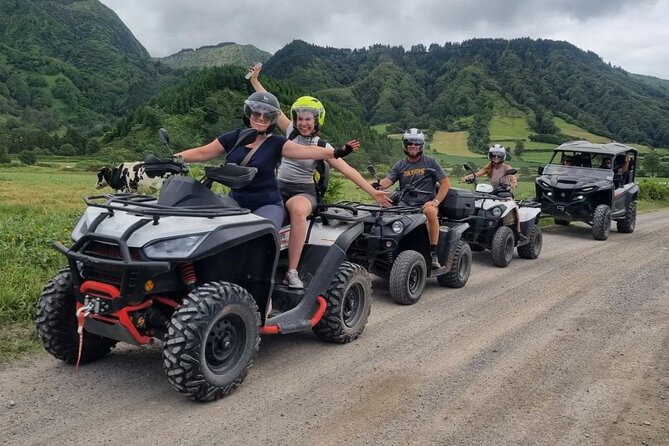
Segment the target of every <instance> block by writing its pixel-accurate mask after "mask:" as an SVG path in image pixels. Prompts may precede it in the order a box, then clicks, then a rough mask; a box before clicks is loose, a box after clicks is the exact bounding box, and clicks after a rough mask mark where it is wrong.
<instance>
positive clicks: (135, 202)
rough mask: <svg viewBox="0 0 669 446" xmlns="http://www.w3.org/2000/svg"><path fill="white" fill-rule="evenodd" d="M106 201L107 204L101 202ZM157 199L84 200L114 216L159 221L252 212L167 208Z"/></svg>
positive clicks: (121, 196) (116, 197) (128, 196)
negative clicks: (125, 215) (114, 214)
mask: <svg viewBox="0 0 669 446" xmlns="http://www.w3.org/2000/svg"><path fill="white" fill-rule="evenodd" d="M101 200H105V202H104V203H103V202H101ZM155 200H156V197H154V196H151V195H142V194H126V193H120V194H101V195H89V196H88V197H85V198H84V202H85V203H86V204H87V205H88V206H93V207H98V208H103V209H107V210H108V211H110V212H111V213H112V214H113V212H114V211H123V212H130V213H132V214H134V215H140V216H143V215H146V216H150V217H153V219H154V220H157V219H158V218H160V217H204V218H213V217H226V216H231V215H243V214H249V213H251V211H250V210H248V209H245V208H240V207H224V206H223V205H206V206H182V207H178V208H177V207H173V206H165V205H160V204H157V203H151V201H155Z"/></svg>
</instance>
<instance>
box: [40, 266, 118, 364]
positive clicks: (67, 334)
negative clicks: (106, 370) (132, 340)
mask: <svg viewBox="0 0 669 446" xmlns="http://www.w3.org/2000/svg"><path fill="white" fill-rule="evenodd" d="M72 287H73V284H72V274H71V273H70V270H69V269H67V268H66V269H63V270H61V271H59V272H58V273H57V274H56V275H55V276H54V277H53V279H51V280H50V281H49V282H48V283H47V284H46V286H45V287H44V290H43V291H42V294H41V295H40V297H39V300H38V301H37V318H36V320H35V325H36V326H37V334H38V335H39V338H40V340H41V341H42V345H44V349H45V350H46V351H48V352H49V353H51V354H52V355H53V356H55V357H56V358H58V359H60V360H62V361H65V362H67V363H68V364H76V362H77V357H78V355H79V334H78V333H77V315H76V313H77V309H76V303H75V299H74V291H73V288H72ZM116 342H117V341H116V340H114V339H109V338H105V337H102V336H98V335H96V334H93V333H89V332H87V331H86V330H85V329H84V337H83V345H82V350H81V361H80V363H81V364H86V363H89V362H93V361H96V360H98V359H100V358H102V357H103V356H105V355H106V354H107V353H109V352H110V351H111V349H112V348H114V346H115V345H116Z"/></svg>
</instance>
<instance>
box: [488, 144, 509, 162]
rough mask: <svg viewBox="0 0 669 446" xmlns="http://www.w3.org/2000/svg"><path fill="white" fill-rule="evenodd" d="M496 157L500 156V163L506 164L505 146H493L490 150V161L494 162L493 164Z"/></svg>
mask: <svg viewBox="0 0 669 446" xmlns="http://www.w3.org/2000/svg"><path fill="white" fill-rule="evenodd" d="M495 156H499V157H501V158H502V160H501V161H500V163H502V162H504V160H505V159H506V149H505V148H504V146H500V145H499V144H495V145H494V146H492V147H490V148H489V149H488V159H489V160H490V161H492V162H493V163H494V162H495V161H493V157H495Z"/></svg>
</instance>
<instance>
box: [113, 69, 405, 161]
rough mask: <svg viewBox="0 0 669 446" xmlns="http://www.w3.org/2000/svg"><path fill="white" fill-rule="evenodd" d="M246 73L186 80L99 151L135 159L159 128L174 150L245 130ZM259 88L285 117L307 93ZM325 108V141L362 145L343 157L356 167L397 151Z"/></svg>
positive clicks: (152, 144)
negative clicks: (166, 133)
mask: <svg viewBox="0 0 669 446" xmlns="http://www.w3.org/2000/svg"><path fill="white" fill-rule="evenodd" d="M245 72H246V70H245V69H243V68H241V67H231V66H227V67H214V68H208V69H205V70H202V71H200V72H198V73H195V74H193V75H191V76H189V77H188V78H187V79H185V80H184V81H183V82H182V83H181V84H179V85H177V86H175V87H172V88H169V89H167V90H165V91H164V92H162V93H161V94H160V95H158V96H157V97H155V98H153V99H152V100H150V101H149V102H148V103H147V104H145V105H144V106H143V107H141V108H140V109H139V110H137V111H136V112H135V113H133V114H131V115H130V116H129V117H128V118H127V119H123V120H122V121H121V122H120V123H119V124H118V125H117V127H116V128H115V129H114V130H113V131H112V132H110V133H109V134H107V135H106V137H105V138H104V141H103V142H104V143H105V144H106V145H108V147H107V148H105V149H103V152H106V153H108V154H109V155H110V156H112V155H113V156H119V154H120V153H125V154H126V156H131V154H132V152H134V153H135V155H137V154H146V153H149V152H155V151H156V150H160V148H159V144H158V129H159V128H160V127H166V128H167V129H168V130H169V131H170V135H171V139H172V147H173V150H181V149H183V148H186V147H193V146H195V145H200V144H204V143H207V142H209V141H211V140H213V139H214V138H215V137H217V136H218V135H219V134H221V133H222V132H223V131H225V130H229V129H234V128H239V127H242V126H244V123H243V121H242V116H243V112H242V108H243V103H244V100H245V99H246V97H247V96H248V95H249V94H251V93H252V92H253V90H252V88H251V85H250V83H249V81H248V80H246V79H244V73H245ZM263 83H264V85H265V87H266V88H267V89H268V90H269V91H271V92H272V93H274V94H275V95H276V96H277V97H278V99H279V101H280V102H281V104H282V107H283V109H284V112H285V113H286V114H287V115H290V111H289V110H290V104H292V102H293V101H294V100H295V99H296V98H297V97H299V96H301V95H303V94H305V92H304V91H302V90H301V89H298V88H296V87H295V86H293V85H292V84H290V83H288V82H285V81H273V80H272V79H269V78H268V79H263ZM324 106H325V108H326V110H327V113H326V123H325V125H324V126H323V131H322V135H323V138H325V139H326V140H328V141H330V142H331V143H332V144H333V145H335V144H336V145H342V144H344V143H346V142H347V141H349V140H350V139H351V138H359V139H361V140H363V141H364V146H363V150H362V151H361V152H360V153H356V154H353V155H351V156H350V157H348V158H347V160H348V161H351V162H352V163H353V164H355V165H357V166H358V167H364V165H366V164H367V163H370V162H373V163H387V162H388V160H389V159H390V158H391V148H392V146H393V144H394V145H395V148H396V149H398V148H399V143H398V142H397V141H392V140H390V139H388V138H386V137H385V136H381V135H379V134H378V133H376V132H375V131H373V130H372V129H370V128H369V126H368V125H366V124H365V123H364V122H363V121H362V120H361V119H360V118H358V117H357V116H356V115H354V114H353V113H351V112H350V111H349V110H346V109H344V108H342V107H341V106H339V105H338V104H336V103H334V102H330V101H324ZM128 148H129V149H130V150H128ZM163 155H166V154H163ZM393 156H394V155H393Z"/></svg>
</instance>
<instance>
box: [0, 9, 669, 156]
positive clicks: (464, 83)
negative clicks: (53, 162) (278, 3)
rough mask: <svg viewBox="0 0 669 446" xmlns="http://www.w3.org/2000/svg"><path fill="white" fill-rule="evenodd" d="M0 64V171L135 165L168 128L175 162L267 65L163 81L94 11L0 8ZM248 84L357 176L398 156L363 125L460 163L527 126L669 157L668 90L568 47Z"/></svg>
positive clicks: (309, 61) (250, 52) (316, 65)
mask: <svg viewBox="0 0 669 446" xmlns="http://www.w3.org/2000/svg"><path fill="white" fill-rule="evenodd" d="M0 50H1V51H0V162H2V161H3V160H4V161H5V162H6V161H7V157H6V156H4V154H5V153H7V152H9V153H19V152H23V151H33V152H35V153H37V154H40V153H43V154H49V153H53V154H61V155H81V154H91V153H98V152H99V153H100V156H101V157H104V158H107V159H118V158H121V157H132V158H138V157H140V156H141V155H142V154H145V153H147V152H150V151H155V149H156V148H157V147H158V144H157V139H156V134H157V133H156V132H157V129H158V128H159V127H167V128H168V129H170V131H171V132H172V136H173V139H174V145H175V148H183V147H187V146H193V145H196V144H201V143H203V142H206V141H208V140H211V139H212V138H213V137H215V136H216V135H218V134H219V133H220V132H222V131H224V130H227V129H231V128H234V127H238V126H241V125H242V121H241V119H240V118H241V104H242V102H243V99H244V98H245V97H246V95H248V94H249V93H250V92H251V87H250V84H249V82H248V81H247V80H245V79H244V72H245V69H244V68H242V67H243V66H246V65H248V64H249V63H250V62H251V61H253V62H255V61H263V60H264V59H265V58H266V57H267V56H268V53H264V52H262V51H261V50H257V49H254V47H251V46H249V45H237V44H228V43H226V44H219V45H212V46H206V47H202V48H199V49H198V50H195V51H194V50H188V49H187V50H183V51H181V52H179V53H177V54H176V55H174V56H171V57H170V59H171V61H170V62H169V63H174V64H175V66H187V67H188V68H187V69H174V68H171V67H169V66H167V65H166V64H165V63H162V62H160V61H157V60H154V59H152V58H151V57H150V56H149V54H148V52H147V51H146V50H145V49H144V47H143V46H142V45H141V43H140V42H138V41H137V40H136V39H135V37H134V36H133V35H132V33H131V32H130V31H129V30H128V29H127V27H126V26H125V25H124V24H123V23H122V22H121V20H120V19H119V18H118V17H117V16H116V14H115V13H114V12H113V11H111V10H110V9H109V8H107V7H106V6H104V5H102V4H101V3H100V2H99V1H97V0H4V1H1V2H0ZM233 50H234V51H233ZM225 51H232V52H233V53H234V56H230V58H229V59H227V60H228V62H229V63H230V64H231V65H230V66H226V67H214V68H205V69H201V68H197V67H196V66H197V65H207V64H209V63H218V62H220V61H221V57H222V56H221V54H222V53H224V52H225ZM256 51H257V52H256ZM226 57H227V56H226ZM237 57H238V58H237ZM233 65H238V66H233ZM262 81H263V83H264V84H265V86H266V87H267V88H268V89H269V90H270V91H272V92H274V93H276V94H277V96H278V97H279V99H280V101H281V103H282V106H283V107H284V110H285V111H288V109H289V107H290V104H291V103H292V102H293V100H294V99H295V98H297V97H298V96H301V95H304V94H310V95H314V96H317V97H318V98H320V99H321V100H322V101H323V102H324V103H325V106H326V108H327V110H328V113H327V122H326V125H325V127H324V129H323V132H324V136H325V137H326V138H327V139H330V140H331V141H332V142H333V143H336V144H341V143H344V142H346V141H347V140H348V139H349V138H351V137H357V138H360V139H361V140H363V141H364V144H365V147H364V152H363V153H362V154H357V155H356V156H355V157H354V158H353V160H354V162H356V163H357V164H358V166H360V165H362V163H366V162H375V163H385V164H387V163H390V162H391V161H392V160H393V159H395V158H396V157H397V155H398V154H400V153H401V152H400V151H399V143H398V142H397V141H391V140H389V139H388V138H386V137H385V136H383V135H379V134H377V133H376V132H373V131H371V130H370V126H372V125H377V124H383V125H382V126H380V127H385V126H387V127H388V129H389V130H390V131H391V132H399V131H403V130H404V129H405V128H408V127H420V128H422V129H424V130H427V131H428V134H432V133H433V132H434V131H436V130H446V131H466V135H467V136H466V138H467V145H468V147H469V149H470V150H472V151H480V150H485V149H486V148H487V146H488V144H489V142H490V133H489V132H490V129H491V128H492V127H494V125H495V123H500V122H518V121H522V122H525V121H527V122H528V123H529V127H530V130H531V132H533V133H531V134H529V135H527V132H526V133H525V134H524V135H527V137H528V138H529V139H531V140H533V141H540V142H544V143H549V145H552V144H558V143H560V142H563V141H565V140H567V139H570V138H573V136H567V135H563V134H561V133H560V130H559V127H558V126H557V125H556V123H566V124H565V125H575V126H579V127H581V128H583V129H586V130H588V131H590V132H592V133H594V134H596V135H601V137H605V138H610V139H615V140H618V141H622V142H626V143H641V144H647V145H650V146H655V147H669V88H668V83H667V82H668V81H664V80H662V79H655V78H649V77H645V76H638V75H633V74H630V73H627V72H625V71H624V70H622V69H620V68H616V67H612V66H610V65H608V64H606V63H604V62H603V61H602V60H601V58H600V57H599V56H597V55H596V54H594V53H591V52H584V51H582V50H580V49H578V48H576V47H574V46H573V45H571V44H569V43H567V42H556V41H548V40H532V39H514V40H510V41H509V40H502V39H473V40H468V41H464V42H462V43H446V44H444V45H437V44H433V45H430V46H429V47H425V46H423V45H416V46H414V47H412V48H411V49H409V50H405V49H404V48H402V47H390V46H384V45H375V46H372V47H370V48H367V49H357V50H349V49H336V48H322V47H318V46H315V45H311V44H308V43H305V42H302V41H294V42H292V43H291V44H289V45H287V46H285V47H284V48H282V49H281V50H279V51H278V52H277V53H276V54H275V55H274V56H272V57H270V58H269V59H268V60H267V61H266V62H265V63H264V68H263V71H262ZM500 117H503V118H505V119H499V118H500ZM493 118H494V119H493ZM506 118H509V119H506ZM556 118H561V120H557V119H556ZM563 128H564V126H563ZM393 145H394V146H393ZM391 147H394V149H393V150H395V152H393V153H392V154H391Z"/></svg>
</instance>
